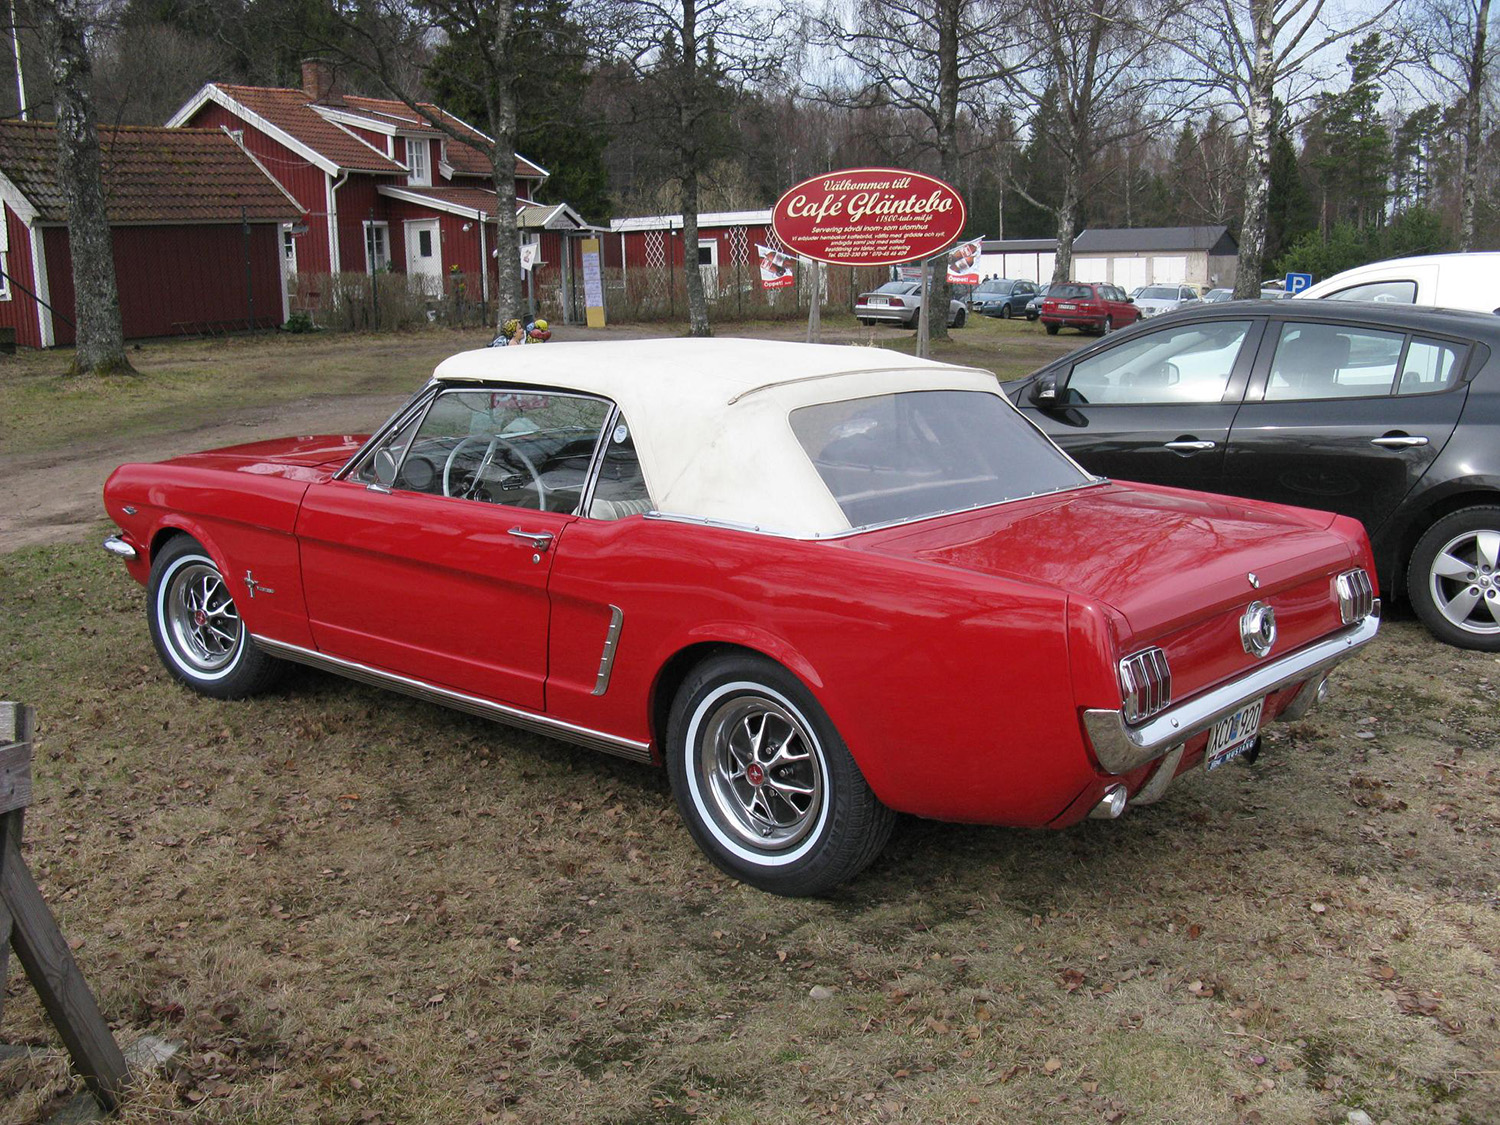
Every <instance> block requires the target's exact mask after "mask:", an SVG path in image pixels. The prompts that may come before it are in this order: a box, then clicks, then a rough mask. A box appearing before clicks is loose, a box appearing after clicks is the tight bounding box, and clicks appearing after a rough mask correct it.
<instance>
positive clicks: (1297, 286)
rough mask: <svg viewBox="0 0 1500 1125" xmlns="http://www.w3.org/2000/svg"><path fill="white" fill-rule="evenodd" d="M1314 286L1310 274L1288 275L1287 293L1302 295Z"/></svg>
mask: <svg viewBox="0 0 1500 1125" xmlns="http://www.w3.org/2000/svg"><path fill="white" fill-rule="evenodd" d="M1311 284H1312V274H1310V273H1289V274H1287V275H1286V291H1287V292H1288V293H1300V292H1302V290H1304V289H1306V288H1307V287H1308V286H1309V285H1311Z"/></svg>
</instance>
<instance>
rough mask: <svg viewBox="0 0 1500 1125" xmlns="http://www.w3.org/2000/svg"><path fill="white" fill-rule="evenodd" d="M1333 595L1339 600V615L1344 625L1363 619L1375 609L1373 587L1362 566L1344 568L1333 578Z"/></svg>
mask: <svg viewBox="0 0 1500 1125" xmlns="http://www.w3.org/2000/svg"><path fill="white" fill-rule="evenodd" d="M1333 595H1334V597H1336V598H1338V600H1339V616H1340V617H1342V618H1343V619H1344V624H1345V625H1353V624H1354V623H1355V622H1356V621H1363V620H1364V619H1365V618H1366V617H1369V616H1370V614H1371V613H1373V612H1374V611H1375V587H1374V584H1373V583H1371V581H1370V576H1369V575H1368V574H1367V573H1365V569H1364V568H1363V567H1355V568H1354V569H1353V570H1346V571H1344V573H1343V574H1340V575H1339V576H1338V577H1337V578H1335V579H1334V580H1333Z"/></svg>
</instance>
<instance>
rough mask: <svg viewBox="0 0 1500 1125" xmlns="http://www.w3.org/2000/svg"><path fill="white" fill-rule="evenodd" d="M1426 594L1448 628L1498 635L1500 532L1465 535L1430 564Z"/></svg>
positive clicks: (1445, 547) (1446, 545)
mask: <svg viewBox="0 0 1500 1125" xmlns="http://www.w3.org/2000/svg"><path fill="white" fill-rule="evenodd" d="M1427 584H1428V591H1429V592H1430V593H1431V595H1432V600H1433V604H1434V605H1436V606H1437V609H1438V612H1439V613H1441V614H1442V615H1443V616H1444V617H1445V618H1447V620H1448V621H1449V623H1450V624H1452V625H1454V626H1456V627H1457V628H1459V629H1462V630H1463V631H1464V632H1466V633H1483V634H1491V635H1493V634H1496V633H1500V531H1496V530H1483V531H1466V532H1464V533H1463V534H1462V535H1456V536H1454V537H1453V538H1452V539H1450V540H1448V542H1447V543H1446V544H1444V546H1443V549H1442V550H1441V551H1439V552H1438V553H1437V556H1436V557H1435V558H1434V559H1433V560H1432V568H1431V570H1430V571H1429V573H1428V578H1427Z"/></svg>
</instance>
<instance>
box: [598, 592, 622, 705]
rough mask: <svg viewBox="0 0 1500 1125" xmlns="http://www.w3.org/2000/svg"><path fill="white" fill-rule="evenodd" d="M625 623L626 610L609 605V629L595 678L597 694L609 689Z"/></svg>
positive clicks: (605, 635) (605, 636)
mask: <svg viewBox="0 0 1500 1125" xmlns="http://www.w3.org/2000/svg"><path fill="white" fill-rule="evenodd" d="M623 624H625V611H624V610H622V609H621V608H620V607H619V606H617V605H612V606H610V607H609V629H608V630H606V632H605V634H604V654H603V655H602V656H600V657H599V675H598V677H597V678H596V679H595V680H594V692H593V694H595V695H603V694H604V693H605V692H606V691H608V690H609V674H610V673H611V672H613V671H614V670H615V649H616V647H618V645H619V643H620V626H621V625H623Z"/></svg>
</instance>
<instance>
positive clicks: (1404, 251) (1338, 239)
mask: <svg viewBox="0 0 1500 1125" xmlns="http://www.w3.org/2000/svg"><path fill="white" fill-rule="evenodd" d="M1452 249H1453V237H1452V235H1450V234H1449V233H1448V231H1446V230H1445V229H1444V228H1443V221H1442V219H1441V218H1440V217H1439V216H1438V214H1437V212H1435V211H1432V210H1429V209H1428V208H1426V207H1413V208H1411V209H1410V210H1407V211H1403V212H1401V213H1400V214H1399V215H1397V216H1395V217H1394V218H1393V219H1392V220H1391V221H1390V222H1389V223H1387V224H1386V225H1385V226H1380V227H1364V228H1360V227H1356V226H1355V225H1354V224H1353V223H1335V224H1334V226H1333V229H1332V230H1330V231H1329V232H1328V237H1327V238H1324V237H1323V235H1322V233H1321V232H1319V231H1309V232H1308V233H1307V234H1304V235H1303V236H1302V237H1301V238H1299V239H1297V240H1296V241H1295V242H1293V243H1292V245H1291V246H1290V247H1288V249H1287V252H1286V253H1285V254H1283V255H1282V256H1281V257H1280V258H1279V259H1277V262H1276V273H1278V274H1286V273H1294V272H1295V273H1310V274H1312V275H1313V277H1314V279H1316V280H1319V281H1321V280H1322V279H1323V278H1325V277H1332V276H1333V275H1334V274H1336V273H1343V272H1344V270H1347V269H1353V268H1354V267H1355V266H1362V265H1365V264H1366V263H1367V262H1379V261H1384V260H1385V259H1386V258H1406V257H1410V256H1412V255H1414V254H1442V253H1446V252H1448V251H1450V250H1452Z"/></svg>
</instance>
